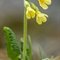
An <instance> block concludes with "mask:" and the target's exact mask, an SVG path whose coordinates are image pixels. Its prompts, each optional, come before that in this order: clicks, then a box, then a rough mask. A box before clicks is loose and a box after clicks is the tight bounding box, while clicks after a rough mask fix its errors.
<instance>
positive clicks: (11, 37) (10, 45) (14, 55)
mask: <svg viewBox="0 0 60 60" xmlns="http://www.w3.org/2000/svg"><path fill="white" fill-rule="evenodd" d="M3 30H4V33H5V36H6V49H7V54H8V57H9V58H11V60H19V55H20V49H19V46H18V43H17V39H16V36H15V34H14V32H13V31H12V30H11V29H10V28H8V27H4V28H3Z"/></svg>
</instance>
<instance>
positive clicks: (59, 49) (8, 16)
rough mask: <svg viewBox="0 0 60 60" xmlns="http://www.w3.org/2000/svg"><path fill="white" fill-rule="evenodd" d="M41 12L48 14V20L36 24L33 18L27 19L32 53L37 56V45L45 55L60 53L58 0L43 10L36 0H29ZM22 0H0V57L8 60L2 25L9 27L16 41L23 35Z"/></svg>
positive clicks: (59, 7)
mask: <svg viewBox="0 0 60 60" xmlns="http://www.w3.org/2000/svg"><path fill="white" fill-rule="evenodd" d="M31 2H34V3H35V4H36V5H37V6H38V7H39V9H40V11H41V12H43V13H46V14H48V15H49V18H48V21H47V22H46V23H43V24H42V25H38V24H37V23H36V21H35V19H31V20H28V25H27V26H28V35H30V36H31V39H32V45H33V51H34V52H33V55H34V56H35V57H38V56H39V47H42V49H43V50H44V51H45V53H46V55H47V57H51V56H58V55H60V1H59V0H52V4H51V5H50V6H49V9H47V10H43V9H42V8H41V7H40V6H39V4H38V2H36V0H31ZM23 11H24V6H23V0H0V59H3V60H9V59H8V57H7V53H6V49H5V48H6V46H5V36H4V31H3V27H4V26H8V27H10V28H11V29H12V30H13V31H14V32H15V34H16V36H17V39H18V42H19V40H20V38H21V37H23V16H24V13H23Z"/></svg>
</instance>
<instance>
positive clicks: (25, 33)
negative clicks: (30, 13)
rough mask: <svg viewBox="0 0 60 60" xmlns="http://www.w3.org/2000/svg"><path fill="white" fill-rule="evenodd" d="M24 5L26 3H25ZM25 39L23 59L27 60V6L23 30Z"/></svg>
mask: <svg viewBox="0 0 60 60" xmlns="http://www.w3.org/2000/svg"><path fill="white" fill-rule="evenodd" d="M24 1H25V0H24ZM24 5H25V3H24ZM23 40H24V45H23V60H25V56H26V42H27V18H26V9H25V7H24V31H23Z"/></svg>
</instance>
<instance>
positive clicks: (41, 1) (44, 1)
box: [38, 0, 51, 10]
mask: <svg viewBox="0 0 60 60" xmlns="http://www.w3.org/2000/svg"><path fill="white" fill-rule="evenodd" d="M38 2H39V4H40V6H41V7H42V8H43V9H45V10H46V9H48V6H47V5H50V4H51V0H38Z"/></svg>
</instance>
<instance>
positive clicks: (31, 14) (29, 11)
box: [26, 6, 35, 19]
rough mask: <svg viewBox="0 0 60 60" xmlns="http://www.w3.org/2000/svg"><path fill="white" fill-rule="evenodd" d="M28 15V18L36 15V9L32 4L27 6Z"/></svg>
mask: <svg viewBox="0 0 60 60" xmlns="http://www.w3.org/2000/svg"><path fill="white" fill-rule="evenodd" d="M26 17H27V19H30V18H34V17H35V11H34V10H33V9H32V8H31V7H30V6H29V7H27V11H26Z"/></svg>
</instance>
